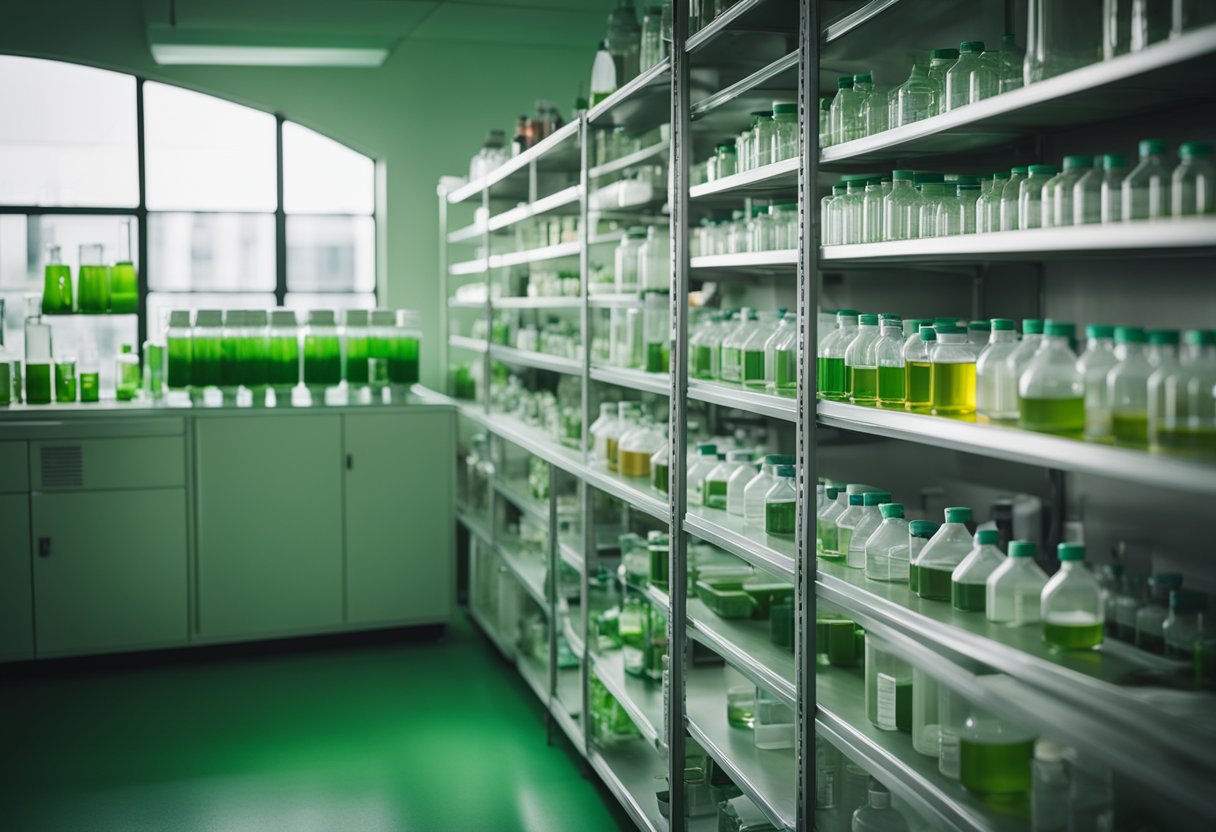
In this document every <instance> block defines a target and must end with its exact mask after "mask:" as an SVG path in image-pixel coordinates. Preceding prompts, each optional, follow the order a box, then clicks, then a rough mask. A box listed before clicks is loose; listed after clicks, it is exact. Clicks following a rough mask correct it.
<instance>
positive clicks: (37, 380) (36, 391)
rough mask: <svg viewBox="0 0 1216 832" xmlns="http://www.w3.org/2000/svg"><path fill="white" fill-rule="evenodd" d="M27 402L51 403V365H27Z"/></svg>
mask: <svg viewBox="0 0 1216 832" xmlns="http://www.w3.org/2000/svg"><path fill="white" fill-rule="evenodd" d="M25 400H26V401H27V402H29V403H30V404H50V403H51V365H50V364H28V363H27V364H26V365H25Z"/></svg>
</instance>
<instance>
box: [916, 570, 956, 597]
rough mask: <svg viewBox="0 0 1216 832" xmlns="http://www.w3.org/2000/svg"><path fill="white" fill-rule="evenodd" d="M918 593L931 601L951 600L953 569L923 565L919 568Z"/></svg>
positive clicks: (917, 578)
mask: <svg viewBox="0 0 1216 832" xmlns="http://www.w3.org/2000/svg"><path fill="white" fill-rule="evenodd" d="M917 573H918V574H917V576H916V594H917V595H919V596H920V597H921V598H925V599H928V600H930V601H949V600H950V576H951V575H952V574H953V570H951V569H931V568H930V567H928V566H921V567H919V568H918V569H917Z"/></svg>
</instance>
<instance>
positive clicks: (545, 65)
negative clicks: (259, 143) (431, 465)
mask: <svg viewBox="0 0 1216 832" xmlns="http://www.w3.org/2000/svg"><path fill="white" fill-rule="evenodd" d="M341 5H342V4H341V3H340V2H336V3H334V5H333V7H334V13H335V14H340V13H341ZM576 40H578V41H579V44H580V45H577V46H576V47H575V48H570V49H546V48H538V47H535V46H526V47H524V46H512V45H509V44H486V43H462V42H453V41H414V40H406V41H405V42H403V43H402V44H401V45H400V46H398V48H397V49H396V51H395V52H394V53H393V55H392V56H390V58H389V59H388V61H387V62H386V63H385V64H384V66H382V67H380V68H378V69H296V68H273V67H182V66H170V67H160V66H157V65H156V64H155V63H154V62H153V61H152V57H151V55H150V54H149V52H148V46H147V41H146V35H145V20H144V11H143V3H142V2H141V0H107V2H104V3H102V2H97V0H25V2H22V3H5V12H4V21H3V24H2V25H0V52H8V53H16V54H23V55H30V56H35V57H45V58H56V59H62V60H71V61H77V62H80V63H87V64H93V65H96V66H102V67H106V68H110V69H116V70H121V71H125V72H133V73H137V74H140V75H142V76H144V77H146V78H151V79H155V80H160V81H165V82H168V83H175V84H180V85H182V86H186V87H190V88H193V89H197V90H199V91H202V92H207V93H211V94H214V95H219V96H223V97H225V98H229V99H232V100H234V101H238V102H240V103H243V104H247V105H249V106H253V107H259V108H262V109H265V110H271V111H274V112H278V113H282V114H283V115H284V116H285V117H287V118H289V119H292V120H294V121H298V122H300V123H301V124H304V125H307V126H308V127H311V128H313V129H315V130H318V131H320V132H322V133H326V134H328V135H330V136H333V137H334V138H336V139H338V140H340V141H342V142H345V143H347V144H349V145H351V146H352V147H355V148H357V149H359V150H361V151H363V152H364V153H367V154H369V155H372V156H375V157H376V158H377V159H379V160H381V161H382V162H383V163H384V167H385V173H386V177H387V178H386V188H385V191H384V194H385V196H386V199H385V200H384V205H385V211H384V220H385V223H384V225H383V227H382V231H383V234H382V240H383V244H384V246H385V247H386V248H387V257H382V264H383V268H382V274H381V280H382V282H381V286H382V287H386V288H387V292H385V291H384V290H383V289H382V292H381V295H382V298H384V300H385V301H386V302H387V303H388V304H389V305H391V306H405V307H412V308H417V309H421V310H422V311H423V327H424V337H425V345H424V358H423V368H422V376H423V381H424V382H425V383H428V384H431V385H435V386H438V385H439V384H440V379H439V378H438V368H439V343H438V339H439V331H438V309H439V302H440V299H439V283H438V258H439V251H438V239H437V236H438V231H437V213H436V197H435V186H436V184H437V182H438V179H439V176H440V175H444V174H461V173H464V172H466V171H467V169H468V160H469V157H470V156H472V155H473V153H475V152H476V150H477V148H478V147H480V144H481V140H482V139H483V138H484V136H485V134H486V131H487V130H489V129H490V128H492V127H500V128H502V129H506V130H509V129H510V128H511V127H512V125H513V124H514V119H515V116H516V115H518V114H519V113H521V112H526V111H531V109H532V102H533V100H535V99H537V98H547V99H551V100H553V101H555V102H557V104H558V106H559V107H560V108H561V109H562V111H563V113H565V114H567V115H568V114H569V108H570V106H571V104H572V103H573V101H574V97H575V94H576V92H577V89H578V84H579V82H580V81H582V80H583V79H584V76H585V75H587V73H589V72H590V67H591V59H592V54H591V49H590V47H591V46H592V45H593V44H591V43H588V44H586V45H582V41H581V40H580V39H576ZM63 117H64V118H65V120H66V121H67V122H68V123H70V122H71V117H72V114H71V113H64V114H63ZM381 250H382V252H383V251H384V250H385V249H383V248H382V249H381Z"/></svg>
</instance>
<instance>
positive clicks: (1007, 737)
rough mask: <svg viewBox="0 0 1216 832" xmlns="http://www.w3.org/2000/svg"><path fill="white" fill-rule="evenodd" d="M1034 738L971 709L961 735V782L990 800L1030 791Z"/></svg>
mask: <svg viewBox="0 0 1216 832" xmlns="http://www.w3.org/2000/svg"><path fill="white" fill-rule="evenodd" d="M1033 757H1034V737H1033V736H1032V735H1030V734H1028V733H1026V731H1025V730H1024V729H1022V728H1020V727H1018V726H1016V725H1013V724H1011V723H1009V722H1006V721H1005V720H1002V719H1000V718H998V717H997V716H996V715H995V714H992V713H989V712H988V711H985V710H983V709H982V708H978V707H975V706H972V708H971V713H970V715H969V716H968V717H967V721H966V722H964V723H963V730H962V732H961V733H960V735H959V778H958V779H959V782H960V783H962V785H963V788H965V789H967V790H969V791H972V792H975V793H977V794H980V795H984V796H985V797H988V798H990V799H1006V800H1008V799H1010V798H1011V797H1013V796H1015V795H1019V794H1024V793H1026V792H1029V791H1030V763H1031V760H1032V759H1033Z"/></svg>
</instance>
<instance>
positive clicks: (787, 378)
mask: <svg viewBox="0 0 1216 832" xmlns="http://www.w3.org/2000/svg"><path fill="white" fill-rule="evenodd" d="M773 385H774V386H775V387H776V389H777V392H778V393H788V394H792V393H794V392H795V391H797V389H798V356H797V354H796V353H795V352H794V351H793V350H777V351H775V352H774V353H773Z"/></svg>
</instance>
